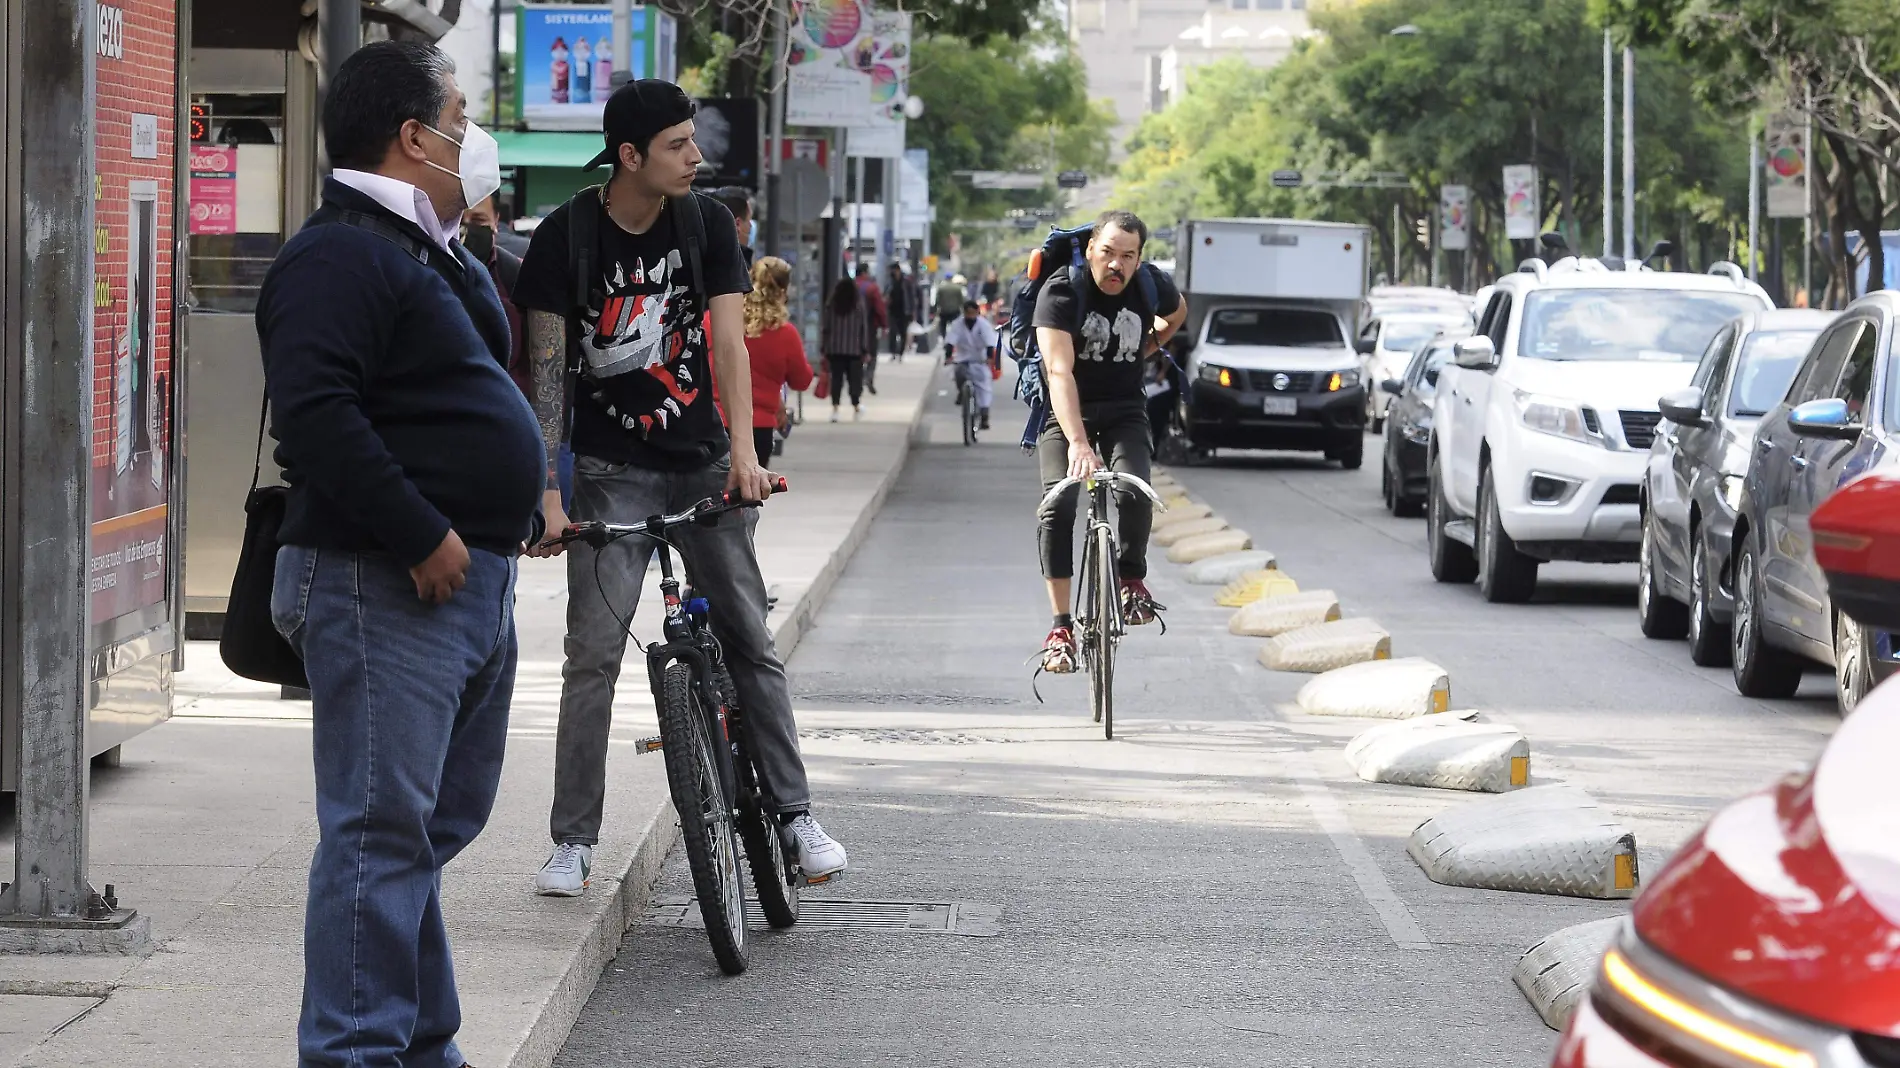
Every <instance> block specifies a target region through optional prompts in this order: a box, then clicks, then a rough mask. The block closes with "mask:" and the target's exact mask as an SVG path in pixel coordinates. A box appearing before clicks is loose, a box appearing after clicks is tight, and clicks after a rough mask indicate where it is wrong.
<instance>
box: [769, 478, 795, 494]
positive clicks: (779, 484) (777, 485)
mask: <svg viewBox="0 0 1900 1068" xmlns="http://www.w3.org/2000/svg"><path fill="white" fill-rule="evenodd" d="M791 488H792V486H791V483H789V482H787V481H785V476H784V475H780V476H778V481H776V482H774V483H772V492H773V493H785V492H787V491H789V490H790V489H791Z"/></svg>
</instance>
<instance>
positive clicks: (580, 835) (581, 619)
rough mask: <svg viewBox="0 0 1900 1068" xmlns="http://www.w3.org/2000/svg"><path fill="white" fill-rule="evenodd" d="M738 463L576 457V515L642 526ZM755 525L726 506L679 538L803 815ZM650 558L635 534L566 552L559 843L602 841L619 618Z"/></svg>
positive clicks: (767, 766)
mask: <svg viewBox="0 0 1900 1068" xmlns="http://www.w3.org/2000/svg"><path fill="white" fill-rule="evenodd" d="M729 470H730V465H729V464H728V463H726V462H724V461H722V462H720V463H718V464H715V465H713V466H711V467H708V468H705V469H703V470H699V471H688V472H672V471H653V470H649V469H646V468H639V467H633V466H630V465H627V464H615V463H607V462H605V461H603V460H597V459H595V458H593V457H591V456H577V457H575V459H574V507H573V510H572V512H571V515H572V518H573V519H575V520H576V521H584V520H598V521H601V522H608V523H637V522H639V521H640V520H642V519H645V518H647V517H648V516H652V515H658V514H660V513H662V512H678V511H683V510H684V509H686V508H688V507H690V506H691V505H692V504H693V503H694V502H695V501H699V500H703V499H705V498H707V497H716V496H718V495H719V494H720V493H722V492H724V491H725V488H726V474H727V472H728V471H729ZM757 524H758V512H757V511H755V510H752V509H746V510H744V511H739V512H728V513H726V514H725V515H723V516H720V517H719V521H718V522H717V523H715V524H713V525H712V526H688V527H683V528H680V529H678V530H676V531H674V532H673V534H672V536H671V540H672V542H673V543H674V544H675V545H677V546H679V548H680V550H681V553H682V554H683V555H684V556H685V559H686V576H685V577H686V580H687V582H688V584H690V585H691V586H692V588H693V589H694V590H695V591H696V592H697V593H698V594H699V595H700V596H703V597H705V598H706V599H708V600H709V601H711V602H712V606H713V608H712V622H713V633H714V634H715V635H717V636H718V638H719V642H720V644H721V645H722V646H723V647H724V649H725V654H726V664H727V666H728V667H729V668H730V669H731V671H732V681H733V684H734V685H735V686H736V687H737V688H738V690H739V705H740V707H741V708H742V709H744V710H745V719H746V723H747V724H748V727H749V732H750V734H751V738H752V743H753V749H754V753H753V757H754V759H755V760H756V761H757V763H758V767H759V773H760V775H761V776H762V777H763V778H764V780H765V783H764V785H765V788H766V790H767V791H769V792H770V794H771V796H772V799H773V801H774V803H775V804H776V805H777V808H778V810H779V811H780V812H799V811H803V810H804V809H806V808H808V807H809V806H810V804H811V789H810V787H809V785H807V783H806V781H805V761H804V758H803V757H801V756H800V755H799V753H798V725H797V724H796V723H794V722H793V721H792V694H791V687H790V686H789V685H788V684H787V682H786V680H785V665H784V664H783V663H781V662H780V661H779V657H778V650H777V649H776V648H774V646H773V644H772V633H771V631H770V630H768V629H767V628H766V625H765V616H766V611H767V606H766V599H765V597H766V595H765V580H764V578H762V577H761V576H760V574H759V558H758V555H757V554H756V553H755V552H754V551H753V547H752V530H753V527H755V526H756V525H757ZM652 555H653V544H652V543H651V542H649V541H647V540H646V539H644V538H626V539H623V540H621V541H618V542H615V543H614V544H612V545H609V546H608V547H606V548H605V549H600V550H595V549H592V548H589V547H588V546H586V545H584V544H579V543H576V544H575V545H573V546H572V547H570V548H569V550H568V554H567V641H566V646H565V652H566V654H567V662H566V664H565V665H564V666H563V667H562V669H561V723H560V727H559V729H558V730H557V732H556V735H555V749H554V808H553V811H552V813H551V814H550V816H549V827H548V830H549V833H550V834H552V835H553V837H554V840H555V841H556V842H576V843H580V844H584V845H593V844H594V843H596V842H598V841H599V840H600V811H601V802H602V797H603V795H604V793H605V791H606V783H607V734H608V729H609V728H610V727H611V726H612V724H613V704H614V684H615V682H616V681H618V679H619V677H620V661H621V657H622V655H623V654H624V653H625V652H626V648H627V632H626V630H625V629H624V628H623V627H622V625H621V622H620V621H621V620H624V619H631V618H632V617H633V612H634V608H635V607H636V606H637V605H638V604H639V601H640V592H641V591H640V586H641V584H642V583H643V582H644V581H645V579H646V570H647V562H648V560H649V559H650V558H651V557H652ZM596 559H598V560H599V562H600V567H599V570H598V579H596V570H595V566H594V564H595V560H596ZM603 592H604V593H605V595H606V599H605V600H603V599H602V594H603ZM647 638H648V640H654V639H657V638H659V635H658V634H654V635H648V636H647Z"/></svg>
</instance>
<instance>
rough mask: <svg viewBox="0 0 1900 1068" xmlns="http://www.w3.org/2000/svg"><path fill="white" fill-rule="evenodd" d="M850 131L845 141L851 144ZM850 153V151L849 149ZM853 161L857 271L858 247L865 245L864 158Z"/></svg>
mask: <svg viewBox="0 0 1900 1068" xmlns="http://www.w3.org/2000/svg"><path fill="white" fill-rule="evenodd" d="M850 138H851V133H850V131H848V130H847V131H846V132H845V140H846V143H847V144H848V143H849V142H850ZM847 151H848V149H847ZM850 160H851V266H852V270H854V271H855V270H856V269H857V264H858V262H859V260H858V257H859V256H860V255H862V253H860V252H859V251H858V246H859V245H861V244H863V243H864V157H863V156H852V157H850Z"/></svg>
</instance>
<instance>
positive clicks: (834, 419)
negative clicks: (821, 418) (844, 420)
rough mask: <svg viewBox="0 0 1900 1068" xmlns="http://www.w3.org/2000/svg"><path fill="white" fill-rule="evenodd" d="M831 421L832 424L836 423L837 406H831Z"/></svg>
mask: <svg viewBox="0 0 1900 1068" xmlns="http://www.w3.org/2000/svg"><path fill="white" fill-rule="evenodd" d="M831 421H832V422H834V423H835V422H837V421H838V406H837V405H835V404H834V405H832V406H831Z"/></svg>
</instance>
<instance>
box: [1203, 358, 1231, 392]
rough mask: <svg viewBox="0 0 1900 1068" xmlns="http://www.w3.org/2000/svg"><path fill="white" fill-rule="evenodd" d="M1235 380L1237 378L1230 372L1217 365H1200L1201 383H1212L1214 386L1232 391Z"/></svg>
mask: <svg viewBox="0 0 1900 1068" xmlns="http://www.w3.org/2000/svg"><path fill="white" fill-rule="evenodd" d="M1237 380H1238V376H1236V375H1235V374H1234V372H1233V371H1232V370H1230V369H1228V368H1226V367H1222V366H1221V365H1219V364H1217V363H1204V364H1202V365H1201V381H1203V382H1212V383H1214V384H1215V385H1218V386H1222V387H1225V388H1227V389H1233V388H1234V383H1235V382H1236V381H1237Z"/></svg>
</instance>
